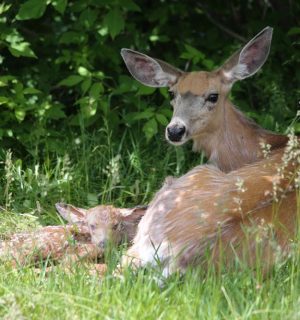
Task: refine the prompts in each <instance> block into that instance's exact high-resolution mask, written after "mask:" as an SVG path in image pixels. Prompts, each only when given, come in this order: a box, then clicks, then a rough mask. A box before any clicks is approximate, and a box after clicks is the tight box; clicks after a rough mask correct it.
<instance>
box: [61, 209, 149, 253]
mask: <svg viewBox="0 0 300 320" xmlns="http://www.w3.org/2000/svg"><path fill="white" fill-rule="evenodd" d="M55 207H56V210H57V211H58V213H59V214H60V215H61V216H62V217H63V218H64V219H65V220H67V221H68V223H69V224H71V225H77V226H78V227H85V228H87V230H88V233H89V235H90V237H91V242H92V243H93V244H94V245H96V246H97V247H98V248H100V249H101V250H104V249H105V248H106V246H107V244H108V243H111V244H114V245H119V244H121V243H123V242H131V241H132V239H133V238H134V236H135V234H136V228H137V225H138V223H139V221H140V220H141V218H142V216H143V215H144V212H145V210H146V207H145V206H136V207H134V208H131V209H128V208H116V207H114V206H112V205H98V206H96V207H93V208H89V209H83V208H78V207H75V206H73V205H71V204H65V203H57V204H56V205H55Z"/></svg>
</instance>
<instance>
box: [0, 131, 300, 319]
mask: <svg viewBox="0 0 300 320" xmlns="http://www.w3.org/2000/svg"><path fill="white" fill-rule="evenodd" d="M70 137H71V135H70ZM60 143H63V144H64V146H65V154H64V155H63V156H62V155H58V154H57V155H53V154H52V155H51V156H49V155H47V153H44V154H43V156H42V157H40V158H39V159H37V158H34V159H32V162H31V165H28V164H26V165H25V164H24V163H23V162H22V160H20V159H17V158H15V157H14V154H11V152H10V151H6V152H3V153H2V155H3V156H2V157H3V159H2V162H1V165H2V168H1V180H2V181H1V203H2V204H3V205H2V208H1V212H0V233H1V235H2V236H3V235H5V234H9V233H12V232H15V231H16V230H27V229H29V228H31V229H34V228H36V227H37V226H39V225H47V224H58V223H61V221H60V219H59V217H58V216H57V214H56V212H55V209H54V204H55V203H56V202H58V201H65V202H68V203H72V204H75V205H78V206H83V207H84V206H92V205H95V204H96V203H113V204H114V205H116V206H132V205H137V204H145V203H147V202H148V201H149V200H150V199H151V197H152V196H153V194H154V192H155V191H156V190H157V189H158V188H159V187H160V186H161V184H162V182H163V180H164V178H165V177H166V176H168V175H180V174H182V173H184V172H186V171H187V170H188V169H189V168H191V167H193V166H195V165H196V164H199V163H201V162H202V161H203V157H201V155H192V154H191V152H190V150H189V149H190V146H186V147H185V148H177V149H175V148H173V147H170V146H168V145H167V143H166V142H164V141H163V139H162V138H160V137H158V138H157V139H156V140H155V141H152V142H151V143H150V144H147V143H146V142H145V141H144V139H143V137H137V136H135V135H133V133H132V132H131V131H129V130H125V131H124V134H123V135H122V137H116V136H114V135H113V133H112V132H110V131H109V130H108V129H107V128H106V129H101V130H99V131H97V132H95V133H93V134H90V133H87V132H85V131H84V129H82V134H81V136H79V137H77V138H76V139H72V138H66V141H64V142H60ZM294 251H295V252H294V254H291V255H290V257H289V258H287V259H286V260H285V261H282V262H280V263H278V264H277V265H276V266H275V267H274V269H273V270H272V272H271V273H270V275H269V276H268V277H267V278H265V279H263V277H262V272H261V271H260V270H259V268H258V269H257V270H256V271H251V270H249V269H248V268H247V267H243V266H238V267H237V268H236V269H235V268H232V269H230V270H224V271H222V272H216V271H214V270H213V269H209V270H208V271H204V270H201V268H198V269H196V270H189V271H188V272H187V274H186V275H185V276H184V277H180V276H179V275H176V274H175V275H173V276H171V277H170V278H169V279H168V280H167V281H166V283H165V286H164V287H163V288H160V287H158V286H157V284H156V281H155V280H154V279H155V278H156V274H155V270H147V271H145V270H141V271H139V272H137V273H132V272H131V271H130V270H128V271H127V272H126V273H125V277H124V280H120V279H117V278H114V277H112V276H111V271H112V270H113V268H114V267H115V265H116V264H117V262H118V259H119V257H120V254H121V252H120V250H113V251H112V252H109V253H108V254H107V255H106V258H105V259H106V263H108V266H109V270H110V272H109V273H108V275H107V276H106V277H105V278H104V279H99V278H98V277H97V276H92V275H90V274H89V272H88V269H87V267H86V266H85V265H84V264H78V265H76V266H74V269H73V271H72V272H71V273H66V272H65V269H63V268H62V267H61V266H59V265H57V266H54V267H53V269H52V271H50V272H49V273H46V272H45V267H46V265H45V264H44V263H41V265H40V272H38V273H37V272H36V270H35V269H34V268H30V267H23V268H19V269H13V268H12V267H11V266H9V265H6V264H3V265H0V317H1V318H2V319H299V317H300V312H299V310H300V298H299V297H300V270H299V262H300V259H299V254H298V252H299V250H298V249H297V245H295V250H294Z"/></svg>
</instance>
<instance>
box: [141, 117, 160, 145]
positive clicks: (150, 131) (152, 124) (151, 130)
mask: <svg viewBox="0 0 300 320" xmlns="http://www.w3.org/2000/svg"><path fill="white" fill-rule="evenodd" d="M143 132H144V133H145V136H146V139H147V140H148V141H149V140H150V139H151V138H152V137H153V136H154V135H156V134H157V132H158V129H157V122H156V120H155V119H154V118H152V119H151V120H149V121H147V122H146V124H145V125H144V127H143Z"/></svg>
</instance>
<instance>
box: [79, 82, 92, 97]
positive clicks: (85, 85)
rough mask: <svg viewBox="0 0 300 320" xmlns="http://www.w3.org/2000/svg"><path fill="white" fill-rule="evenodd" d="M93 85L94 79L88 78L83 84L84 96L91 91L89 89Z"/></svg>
mask: <svg viewBox="0 0 300 320" xmlns="http://www.w3.org/2000/svg"><path fill="white" fill-rule="evenodd" d="M91 83H92V79H91V78H87V79H85V80H84V81H83V82H82V84H81V90H82V93H83V94H85V93H86V92H87V91H88V90H89V88H90V86H91Z"/></svg>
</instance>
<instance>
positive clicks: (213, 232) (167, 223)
mask: <svg viewBox="0 0 300 320" xmlns="http://www.w3.org/2000/svg"><path fill="white" fill-rule="evenodd" d="M271 38H272V28H270V27H267V28H265V29H263V30H262V31H261V32H260V33H259V34H258V35H257V36H255V37H254V38H253V39H252V40H251V41H250V42H248V43H247V44H246V45H245V46H244V47H243V48H242V49H241V50H239V51H238V52H236V53H235V54H234V55H233V56H231V57H230V58H229V59H228V60H227V61H226V62H225V63H224V65H223V66H222V67H220V68H219V69H217V70H215V71H212V72H204V71H200V72H190V73H187V72H182V71H180V70H178V69H176V68H174V67H172V66H170V65H169V64H167V63H165V62H163V61H161V60H158V59H153V58H151V57H148V56H146V55H144V54H141V53H139V52H135V51H132V50H129V49H122V51H121V55H122V57H123V59H124V61H125V63H126V65H127V68H128V69H129V71H130V73H131V74H132V75H133V77H134V78H136V79H137V80H138V81H140V82H142V83H143V84H145V85H148V86H153V87H169V89H170V91H171V92H172V94H173V95H174V98H173V100H172V101H171V104H172V105H173V108H174V113H173V117H172V120H171V122H170V124H169V125H168V126H167V128H166V138H167V140H168V141H169V142H171V143H173V144H175V145H179V144H183V143H185V142H186V141H187V140H189V139H192V140H193V149H194V150H195V151H199V150H200V149H203V150H204V151H205V153H206V155H207V156H208V157H209V160H210V162H211V163H213V164H215V165H216V166H217V167H218V168H215V167H212V166H198V167H196V168H194V169H193V170H191V171H190V172H188V173H187V174H186V175H184V176H182V177H180V178H178V179H174V181H173V182H172V184H170V185H168V186H165V187H163V188H162V189H161V190H160V191H159V192H158V193H157V194H156V196H155V197H154V199H153V201H152V202H151V203H150V206H149V208H148V210H147V211H146V213H145V216H144V217H143V218H142V220H141V222H140V224H139V226H138V231H137V235H136V237H135V238H134V241H133V245H132V247H131V248H129V250H128V252H127V254H126V255H125V256H124V258H123V259H122V262H121V267H124V266H126V265H128V264H130V263H133V265H134V266H136V267H139V266H144V265H147V264H152V265H153V264H155V261H156V260H157V258H158V259H159V260H160V261H161V263H162V265H164V270H163V274H165V275H168V274H169V273H172V272H173V271H174V270H180V271H184V270H185V269H186V267H187V266H188V265H191V264H195V263H196V264H199V263H201V262H203V261H204V260H205V259H204V253H205V252H206V251H207V250H208V251H209V252H210V253H211V257H212V260H211V261H212V262H213V263H216V264H219V262H220V257H221V255H223V257H224V260H225V263H226V264H227V263H231V262H232V261H233V260H234V258H235V257H238V258H239V259H242V260H243V259H244V260H245V262H247V263H249V264H250V265H251V266H254V265H255V263H256V262H257V261H258V260H257V259H256V252H257V248H258V246H259V245H258V243H260V244H261V245H260V249H261V252H262V256H263V257H264V258H265V260H263V261H262V263H263V268H264V270H266V271H267V270H268V268H269V267H270V266H271V265H272V264H273V263H274V261H275V253H274V247H273V246H274V243H275V244H276V245H278V247H279V248H280V249H281V250H282V251H283V252H288V249H289V245H288V244H289V242H290V241H292V240H293V239H294V237H295V232H296V225H297V211H299V208H297V204H296V197H297V193H298V192H299V190H298V189H296V187H297V186H298V184H299V175H300V173H299V163H300V149H299V140H298V139H297V138H296V137H294V136H291V139H290V141H289V139H288V137H287V136H284V135H279V134H275V133H273V132H270V131H267V130H264V129H263V128H261V127H259V126H258V125H257V124H255V123H254V122H253V121H251V120H249V119H247V118H246V117H245V116H244V115H243V114H242V113H240V112H239V111H238V110H237V109H236V108H235V107H234V106H233V105H232V104H231V102H230V101H229V99H228V94H229V92H230V89H231V87H232V85H233V84H234V82H235V81H237V80H242V79H245V78H247V77H249V76H251V75H253V74H254V73H255V72H257V71H258V70H259V69H260V68H261V66H262V65H263V64H264V62H265V61H266V59H267V56H268V54H269V50H270V44H271ZM262 144H265V145H266V146H267V152H266V150H262V148H261V145H262ZM266 154H267V156H266ZM264 156H266V159H264ZM243 166H244V167H243ZM232 170H233V171H232ZM228 172H229V173H228ZM226 173H227V174H226ZM275 200H276V201H275ZM274 201H275V202H274ZM257 238H258V239H259V241H257ZM272 240H274V241H272ZM221 247H222V250H221V249H220V248H221Z"/></svg>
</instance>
